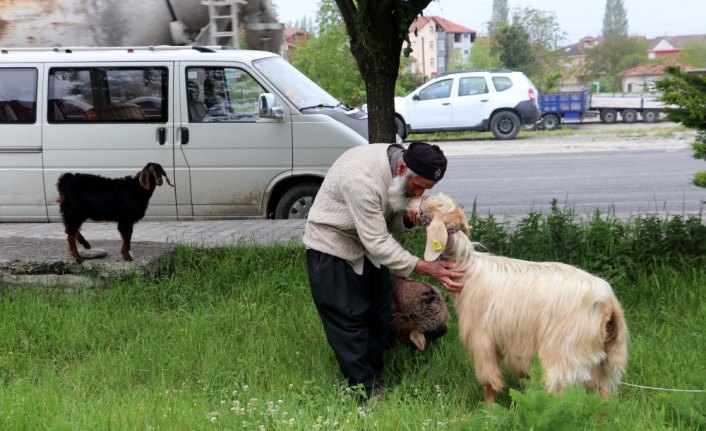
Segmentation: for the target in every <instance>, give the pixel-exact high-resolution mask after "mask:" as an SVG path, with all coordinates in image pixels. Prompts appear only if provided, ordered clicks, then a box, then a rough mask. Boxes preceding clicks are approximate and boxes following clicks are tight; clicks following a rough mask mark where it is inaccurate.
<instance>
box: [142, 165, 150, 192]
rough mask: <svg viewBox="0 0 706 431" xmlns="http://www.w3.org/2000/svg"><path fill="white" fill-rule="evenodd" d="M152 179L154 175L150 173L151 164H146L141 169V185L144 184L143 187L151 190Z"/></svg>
mask: <svg viewBox="0 0 706 431" xmlns="http://www.w3.org/2000/svg"><path fill="white" fill-rule="evenodd" d="M151 179H152V175H151V174H150V166H145V167H144V168H142V171H140V179H139V182H140V185H141V186H142V188H143V189H145V190H149V189H150V180H151Z"/></svg>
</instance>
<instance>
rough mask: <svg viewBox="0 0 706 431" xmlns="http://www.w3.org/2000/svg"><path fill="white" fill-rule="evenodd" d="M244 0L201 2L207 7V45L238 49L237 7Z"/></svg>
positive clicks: (206, 0) (209, 0) (202, 0)
mask: <svg viewBox="0 0 706 431" xmlns="http://www.w3.org/2000/svg"><path fill="white" fill-rule="evenodd" d="M245 3H247V2H246V1H245V0H201V4H202V5H204V6H208V27H209V33H210V37H209V43H208V44H209V45H219V46H231V47H233V48H240V38H239V37H238V28H239V25H238V5H240V4H245Z"/></svg>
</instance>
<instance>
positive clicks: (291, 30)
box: [282, 27, 309, 39]
mask: <svg viewBox="0 0 706 431" xmlns="http://www.w3.org/2000/svg"><path fill="white" fill-rule="evenodd" d="M295 34H304V35H308V34H309V33H307V32H306V30H304V29H301V28H299V27H286V28H285V29H284V30H282V38H283V39H289V38H290V37H292V36H294V35H295Z"/></svg>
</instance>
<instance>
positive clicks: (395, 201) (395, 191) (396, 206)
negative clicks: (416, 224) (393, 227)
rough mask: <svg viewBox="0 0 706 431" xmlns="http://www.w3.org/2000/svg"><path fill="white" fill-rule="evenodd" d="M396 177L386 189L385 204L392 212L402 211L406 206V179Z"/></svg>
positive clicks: (404, 177) (405, 176)
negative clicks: (386, 203)
mask: <svg viewBox="0 0 706 431" xmlns="http://www.w3.org/2000/svg"><path fill="white" fill-rule="evenodd" d="M408 176H409V175H403V176H397V177H394V178H393V179H392V184H390V187H388V189H387V202H388V204H389V205H390V208H392V210H393V211H394V212H400V211H404V209H405V208H406V206H407V201H409V197H407V177H408Z"/></svg>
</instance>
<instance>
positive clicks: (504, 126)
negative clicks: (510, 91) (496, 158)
mask: <svg viewBox="0 0 706 431" xmlns="http://www.w3.org/2000/svg"><path fill="white" fill-rule="evenodd" d="M490 131H491V132H493V136H495V139H515V137H516V136H517V134H518V133H520V118H519V117H518V116H517V115H516V114H515V113H513V112H510V111H500V112H498V113H497V114H495V115H494V116H493V118H491V119H490Z"/></svg>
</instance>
